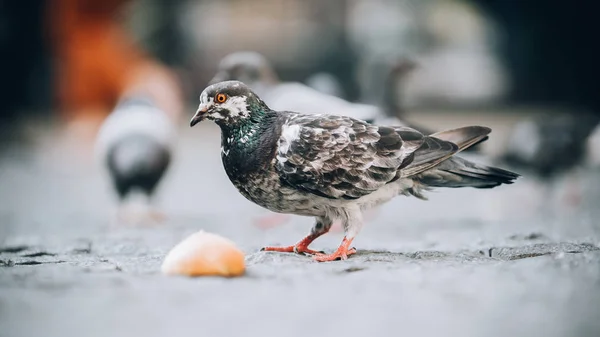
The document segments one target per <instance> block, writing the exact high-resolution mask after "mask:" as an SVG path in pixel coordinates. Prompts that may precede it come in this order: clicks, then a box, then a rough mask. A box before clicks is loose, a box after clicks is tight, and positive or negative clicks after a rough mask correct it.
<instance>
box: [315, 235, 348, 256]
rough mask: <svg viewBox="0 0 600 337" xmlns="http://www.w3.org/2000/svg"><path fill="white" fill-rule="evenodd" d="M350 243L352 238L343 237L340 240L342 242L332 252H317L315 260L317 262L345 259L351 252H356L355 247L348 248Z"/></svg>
mask: <svg viewBox="0 0 600 337" xmlns="http://www.w3.org/2000/svg"><path fill="white" fill-rule="evenodd" d="M351 243H352V239H347V238H345V237H344V240H342V244H341V245H340V246H339V248H338V249H337V250H336V251H335V252H334V253H333V254H317V255H316V256H315V261H317V262H328V261H337V260H346V259H347V258H348V256H350V255H352V254H356V248H349V247H350V244H351Z"/></svg>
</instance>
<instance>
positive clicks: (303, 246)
mask: <svg viewBox="0 0 600 337" xmlns="http://www.w3.org/2000/svg"><path fill="white" fill-rule="evenodd" d="M316 238H317V236H315V235H312V234H311V235H309V236H307V237H305V238H304V239H302V240H301V241H300V242H298V243H297V244H295V245H293V246H288V247H263V248H262V249H261V251H264V252H281V253H296V254H310V255H317V254H324V253H323V252H319V251H316V250H312V249H309V248H308V245H310V244H311V243H312V242H313V241H314V240H315V239H316Z"/></svg>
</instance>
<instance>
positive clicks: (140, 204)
mask: <svg viewBox="0 0 600 337" xmlns="http://www.w3.org/2000/svg"><path fill="white" fill-rule="evenodd" d="M174 140H175V130H174V125H173V122H172V120H171V119H170V118H169V117H168V116H167V115H166V113H165V112H164V111H162V110H161V109H159V108H158V107H157V106H156V105H155V104H154V103H153V102H152V101H150V100H149V99H147V98H145V97H144V96H129V97H125V98H123V99H122V100H121V101H120V102H119V103H118V105H117V106H116V108H115V109H114V110H113V112H112V113H111V114H110V115H109V116H108V117H107V118H106V120H105V121H104V123H103V124H102V126H101V128H100V131H99V133H98V139H97V155H98V157H99V160H100V161H101V162H102V163H103V165H104V166H105V168H106V169H107V170H108V175H109V177H110V180H111V182H112V184H113V187H114V189H115V191H116V193H117V195H118V197H119V200H120V205H119V212H118V216H119V220H120V221H124V222H134V223H137V222H144V223H146V222H154V221H159V220H161V219H162V215H161V214H160V213H159V212H157V211H155V210H153V208H152V207H151V200H152V197H153V195H154V191H155V189H156V187H157V185H158V184H159V182H160V181H161V179H162V178H163V176H164V175H165V172H166V171H167V169H168V167H169V164H170V163H171V159H172V151H173V150H172V147H173V145H174V144H173V143H174Z"/></svg>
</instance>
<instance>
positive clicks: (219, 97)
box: [215, 94, 227, 103]
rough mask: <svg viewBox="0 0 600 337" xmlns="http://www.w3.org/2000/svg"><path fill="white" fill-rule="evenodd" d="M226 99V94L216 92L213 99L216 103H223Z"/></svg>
mask: <svg viewBox="0 0 600 337" xmlns="http://www.w3.org/2000/svg"><path fill="white" fill-rule="evenodd" d="M226 100H227V95H225V94H217V96H215V101H216V102H217V103H225V101H226Z"/></svg>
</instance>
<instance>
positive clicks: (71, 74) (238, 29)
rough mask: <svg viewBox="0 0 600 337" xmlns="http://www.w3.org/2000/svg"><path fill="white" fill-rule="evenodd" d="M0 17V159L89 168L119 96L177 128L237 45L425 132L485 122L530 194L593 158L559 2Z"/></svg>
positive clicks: (46, 8)
mask: <svg viewBox="0 0 600 337" xmlns="http://www.w3.org/2000/svg"><path fill="white" fill-rule="evenodd" d="M0 16H1V17H0V50H1V51H2V55H3V62H2V63H1V64H0V67H2V69H1V72H0V73H2V74H3V78H2V81H0V86H1V87H0V93H1V95H2V105H3V108H2V109H1V110H0V118H2V126H1V127H2V132H1V135H0V140H2V143H1V144H3V145H2V146H3V150H4V151H3V153H4V155H3V157H2V158H3V159H2V160H3V163H5V165H12V164H11V160H14V159H15V157H19V156H21V157H22V156H24V154H25V153H28V151H30V152H31V151H36V149H38V150H39V149H40V148H41V149H42V150H40V153H41V155H48V156H49V157H51V158H57V157H56V156H54V155H49V154H50V153H54V152H52V151H55V152H56V155H57V156H64V157H65V158H70V159H77V160H78V161H84V162H85V161H86V160H87V161H88V163H91V160H93V156H94V153H95V151H94V144H95V143H96V139H97V135H98V129H99V127H100V125H101V124H102V122H103V121H104V120H105V118H106V116H108V115H109V113H110V112H111V111H113V110H115V107H116V105H117V102H118V101H120V100H122V99H123V98H125V97H129V96H131V93H141V94H142V95H144V96H145V97H149V98H151V99H152V100H153V101H154V103H155V105H156V106H158V107H159V108H160V109H161V110H163V111H164V112H165V113H166V114H167V115H168V116H169V117H170V118H171V119H170V120H171V123H172V124H173V125H174V126H175V127H176V128H178V129H181V128H184V129H185V127H186V124H187V121H188V120H189V118H190V117H191V115H192V114H193V112H194V108H195V106H196V104H197V100H198V96H199V94H200V92H201V91H202V90H203V89H204V88H205V87H206V86H207V83H208V82H209V81H210V79H211V78H212V77H213V76H214V75H215V73H216V71H217V68H218V65H219V61H220V60H221V59H222V58H223V57H224V56H226V55H228V54H229V53H232V52H237V51H255V52H258V53H260V54H262V55H263V56H264V57H265V58H266V59H267V60H268V62H270V63H271V66H272V67H273V69H274V72H275V74H276V75H277V76H278V77H279V79H280V80H281V81H283V82H301V83H305V84H307V85H310V86H311V87H313V88H315V89H317V90H319V91H322V92H325V93H328V94H332V95H336V96H339V97H341V98H343V99H346V100H348V101H350V102H360V103H366V104H372V105H374V106H377V107H381V108H382V109H384V110H385V111H386V114H387V115H391V116H394V117H398V118H400V119H401V120H403V121H408V122H410V123H413V124H415V125H420V126H423V128H424V129H425V130H428V131H429V130H431V131H438V130H441V129H444V128H450V127H456V126H462V125H466V124H483V125H488V126H490V127H492V128H493V129H494V133H493V135H492V138H491V141H488V142H486V143H485V144H483V145H482V146H481V147H479V148H478V149H480V150H482V151H483V153H484V154H485V155H486V158H488V159H489V160H493V161H496V162H497V163H498V164H499V165H510V167H512V168H516V169H517V170H521V171H520V172H521V173H523V170H525V172H528V173H529V172H531V173H532V174H531V175H529V176H530V177H534V178H535V177H540V178H541V179H542V185H548V184H547V182H548V181H547V180H544V179H547V178H554V177H555V174H556V173H564V172H565V171H571V170H572V168H573V167H581V166H585V167H589V166H590V165H591V166H593V165H594V163H595V162H598V161H600V159H599V158H598V157H600V155H598V151H599V150H598V149H597V147H598V146H597V145H595V144H597V143H598V141H597V139H598V138H599V136H598V134H600V131H598V130H597V128H596V126H597V124H598V120H599V119H600V109H599V100H600V99H599V98H598V94H597V79H596V74H597V72H596V71H595V70H597V68H598V65H597V64H598V62H597V60H598V57H597V56H598V55H597V53H598V52H597V50H596V48H592V45H593V41H594V39H595V35H594V34H595V33H594V29H592V28H593V27H592V26H591V25H592V23H593V18H591V17H590V16H591V14H590V12H589V11H586V10H585V8H583V7H581V6H571V5H566V4H564V3H562V2H561V1H554V0H553V1H547V2H545V3H544V4H543V5H538V4H534V3H533V2H516V1H511V2H507V1H493V0H489V1H483V0H428V1H409V0H398V1H392V0H368V1H367V0H363V1H360V0H331V1H319V0H314V1H312V0H311V1H298V0H263V1H253V2H249V1H242V0H224V1H208V0H206V1H201V0H198V1H191V0H173V1H157V0H107V1H91V0H61V1H41V0H38V1H28V2H26V3H25V2H19V3H17V2H11V1H2V2H0ZM411 125H412V124H411ZM209 129H210V127H209ZM186 132H188V131H187V130H183V131H180V132H179V133H180V134H182V135H185V133H186ZM44 137H48V139H46V138H44ZM180 139H187V138H186V137H185V136H182V138H180ZM51 140H52V141H54V142H56V144H52V145H50V144H51V143H50V142H51ZM192 142H193V141H192ZM215 142H218V139H217V140H215ZM593 142H595V143H593ZM592 143H593V144H592ZM58 144H61V145H60V146H59V145H58ZM181 144H182V143H179V145H177V146H176V151H175V153H178V150H177V149H183V148H184V147H185V145H181ZM183 144H186V143H185V142H184V143H183ZM203 144H206V142H203V141H197V144H195V145H194V146H195V147H203ZM190 146H192V145H190ZM23 147H26V148H23ZM17 148H18V149H21V148H23V151H20V150H15V149H17ZM73 151H75V152H73ZM191 156H193V155H187V154H186V155H183V156H180V157H179V158H182V157H184V158H188V157H191ZM100 160H101V161H102V159H100ZM179 162H180V161H178V160H174V163H175V164H174V165H177V163H179ZM7 163H8V164H7ZM90 165H91V164H90ZM586 165H587V166H586ZM92 167H97V165H96V166H89V167H88V168H90V169H91V168H92ZM78 172H79V171H78ZM176 178H177V177H174V179H176ZM7 180H9V181H16V180H15V179H7ZM3 190H4V191H7V189H6V188H3ZM7 193H9V194H10V195H12V193H13V192H12V191H11V192H7ZM107 193H108V194H110V193H111V192H110V191H109V190H107Z"/></svg>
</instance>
